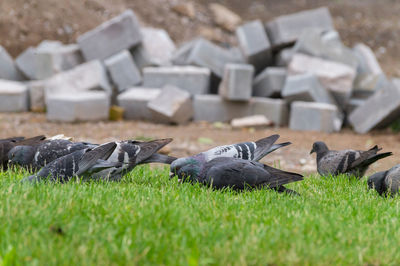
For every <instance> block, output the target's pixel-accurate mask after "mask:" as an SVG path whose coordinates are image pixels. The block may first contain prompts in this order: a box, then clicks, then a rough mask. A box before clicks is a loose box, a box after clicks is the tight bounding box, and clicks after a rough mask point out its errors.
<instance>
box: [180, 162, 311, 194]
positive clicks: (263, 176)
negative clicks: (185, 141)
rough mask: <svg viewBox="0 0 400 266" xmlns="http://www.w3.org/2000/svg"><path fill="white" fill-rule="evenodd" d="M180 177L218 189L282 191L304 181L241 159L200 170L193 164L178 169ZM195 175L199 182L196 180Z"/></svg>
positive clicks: (215, 163)
mask: <svg viewBox="0 0 400 266" xmlns="http://www.w3.org/2000/svg"><path fill="white" fill-rule="evenodd" d="M177 175H178V176H184V177H185V176H188V177H190V179H191V180H192V181H197V182H199V183H202V184H207V185H211V186H212V187H214V188H216V189H221V188H227V187H229V188H233V189H237V190H243V189H245V188H246V187H250V188H262V187H267V188H271V189H277V190H278V191H280V190H281V188H282V186H283V185H285V184H288V183H292V182H296V181H300V180H303V176H302V175H299V174H296V173H290V172H285V171H282V170H279V169H275V168H273V167H270V166H267V165H264V164H262V163H259V162H253V161H248V160H243V159H240V158H229V157H219V158H214V159H212V160H211V161H209V162H206V163H205V164H204V165H203V167H202V168H201V169H200V168H198V167H197V166H196V165H191V164H190V163H189V164H187V165H185V166H184V167H182V168H180V169H178V170H177ZM193 176H195V179H194V180H193Z"/></svg>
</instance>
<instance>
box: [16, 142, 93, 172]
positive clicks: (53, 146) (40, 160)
mask: <svg viewBox="0 0 400 266" xmlns="http://www.w3.org/2000/svg"><path fill="white" fill-rule="evenodd" d="M96 146H97V145H93V144H89V143H85V142H76V143H75V142H72V141H69V140H65V139H54V140H45V141H43V142H42V143H39V144H37V145H30V146H28V145H19V146H16V147H14V148H13V149H11V150H10V151H9V153H8V159H9V160H10V163H12V164H17V165H20V166H23V167H26V168H29V169H33V170H38V169H40V168H42V167H43V166H45V165H46V164H48V163H50V162H52V161H54V160H55V159H58V158H60V157H62V156H64V155H67V154H70V153H73V152H75V151H78V150H83V149H86V148H94V147H96Z"/></svg>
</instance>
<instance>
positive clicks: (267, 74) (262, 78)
mask: <svg viewBox="0 0 400 266" xmlns="http://www.w3.org/2000/svg"><path fill="white" fill-rule="evenodd" d="M286 76H287V71H286V68H283V67H267V68H266V69H265V70H263V71H262V72H261V73H260V74H258V75H257V76H256V77H255V79H254V82H253V96H259V97H274V98H277V97H280V96H281V92H282V89H283V86H284V85H285V80H286Z"/></svg>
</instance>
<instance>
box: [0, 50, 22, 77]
mask: <svg viewBox="0 0 400 266" xmlns="http://www.w3.org/2000/svg"><path fill="white" fill-rule="evenodd" d="M0 79H7V80H15V81H19V80H23V76H22V74H21V73H20V72H19V71H18V69H17V67H16V65H15V63H14V60H13V59H12V57H11V56H10V55H9V53H8V52H7V50H6V49H4V47H3V46H1V45H0Z"/></svg>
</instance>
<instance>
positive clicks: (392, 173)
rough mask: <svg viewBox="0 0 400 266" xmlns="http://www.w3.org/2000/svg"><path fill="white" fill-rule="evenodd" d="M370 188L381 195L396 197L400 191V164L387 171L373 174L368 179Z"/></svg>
mask: <svg viewBox="0 0 400 266" xmlns="http://www.w3.org/2000/svg"><path fill="white" fill-rule="evenodd" d="M368 187H369V188H371V189H372V188H374V189H375V190H376V191H377V192H378V193H379V195H386V194H389V195H391V196H394V195H396V194H397V193H398V192H399V189H400V164H398V165H396V166H394V167H392V168H391V169H389V170H387V171H382V172H378V173H375V174H373V175H372V176H370V177H369V178H368Z"/></svg>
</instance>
